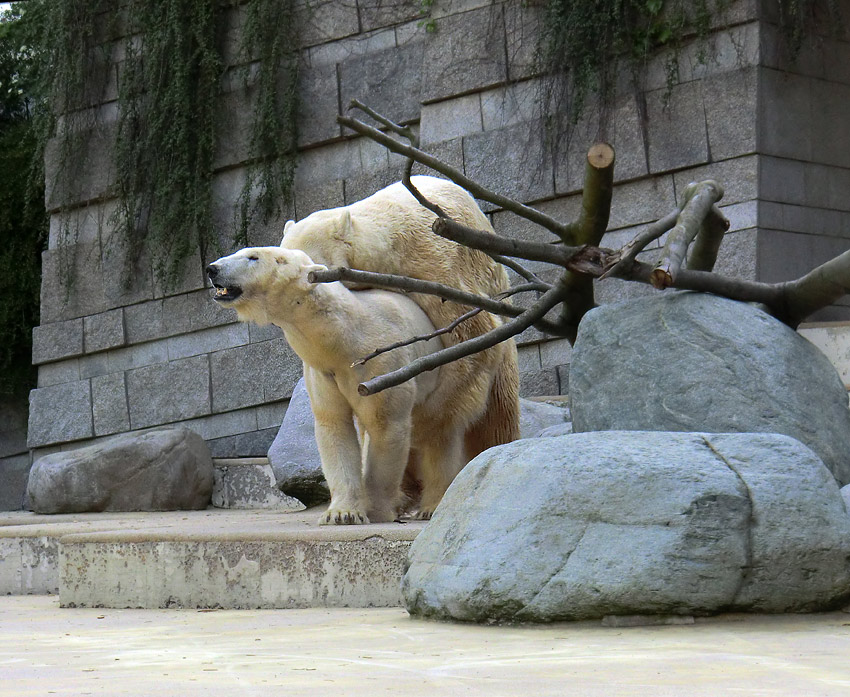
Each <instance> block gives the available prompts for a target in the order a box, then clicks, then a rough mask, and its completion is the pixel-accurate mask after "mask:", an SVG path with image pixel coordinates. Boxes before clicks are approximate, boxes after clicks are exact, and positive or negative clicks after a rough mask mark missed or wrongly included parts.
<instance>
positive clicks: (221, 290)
mask: <svg viewBox="0 0 850 697" xmlns="http://www.w3.org/2000/svg"><path fill="white" fill-rule="evenodd" d="M213 286H214V287H215V295H214V296H213V300H215V301H216V302H233V301H234V300H236V299H237V298H238V297H239V296H240V295H242V289H241V288H240V287H239V286H227V287H225V286H220V285H218V284H217V283H213Z"/></svg>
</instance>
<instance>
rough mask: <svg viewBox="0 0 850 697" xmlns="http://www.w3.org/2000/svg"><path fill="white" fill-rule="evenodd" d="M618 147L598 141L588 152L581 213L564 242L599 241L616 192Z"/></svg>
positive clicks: (605, 228)
mask: <svg viewBox="0 0 850 697" xmlns="http://www.w3.org/2000/svg"><path fill="white" fill-rule="evenodd" d="M614 159H615V158H614V148H612V147H611V146H610V145H608V143H597V144H596V145H594V146H593V147H592V148H590V150H589V151H588V153H587V162H586V165H585V171H584V188H583V189H582V194H581V214H580V215H579V218H578V220H577V221H576V223H575V225H572V226H571V228H572V232H573V235H572V239H565V240H563V241H564V244H592V245H598V244H599V243H600V242H601V241H602V236H603V235H604V234H605V231H606V230H607V229H608V218H609V217H610V215H611V196H612V195H613V193H614Z"/></svg>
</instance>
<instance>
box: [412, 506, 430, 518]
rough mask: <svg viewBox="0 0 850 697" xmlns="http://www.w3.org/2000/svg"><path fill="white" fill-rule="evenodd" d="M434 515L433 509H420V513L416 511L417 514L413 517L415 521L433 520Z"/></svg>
mask: <svg viewBox="0 0 850 697" xmlns="http://www.w3.org/2000/svg"><path fill="white" fill-rule="evenodd" d="M432 515H434V511H433V509H428V508H420V509H419V510H418V511H416V513H415V514H414V515H413V518H414V519H415V520H431V516H432Z"/></svg>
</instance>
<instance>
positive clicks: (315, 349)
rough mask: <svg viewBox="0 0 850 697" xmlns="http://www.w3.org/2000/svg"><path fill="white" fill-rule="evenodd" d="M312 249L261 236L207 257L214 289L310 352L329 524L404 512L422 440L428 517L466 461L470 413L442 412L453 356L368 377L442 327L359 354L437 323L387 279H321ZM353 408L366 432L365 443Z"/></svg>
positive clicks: (427, 348) (416, 351)
mask: <svg viewBox="0 0 850 697" xmlns="http://www.w3.org/2000/svg"><path fill="white" fill-rule="evenodd" d="M325 268H326V267H325V266H322V265H319V264H315V263H314V262H313V260H312V259H311V258H310V257H309V256H308V255H307V254H306V253H304V252H303V251H300V250H290V249H283V248H280V247H250V248H247V249H243V250H240V251H239V252H236V253H235V254H231V255H230V256H226V257H223V258H221V259H219V260H218V261H215V262H213V263H212V264H210V265H209V266H208V267H207V273H208V275H209V277H210V280H211V281H212V283H213V285H214V286H215V288H216V294H215V300H216V301H217V302H218V303H220V304H221V305H223V306H225V307H230V308H233V309H235V310H236V312H237V315H238V317H239V319H240V320H241V321H246V322H248V321H251V322H256V323H257V324H270V323H271V324H276V325H277V326H279V327H280V328H281V329H283V332H284V335H285V337H286V340H287V341H288V342H289V344H290V346H292V348H293V350H294V351H295V352H296V353H297V354H298V356H299V357H300V358H301V359H302V361H303V362H304V377H305V383H306V386H307V391H308V393H309V395H310V400H311V403H312V408H313V414H314V417H315V429H316V441H317V444H318V446H319V454H320V456H321V459H322V470H323V471H324V474H325V478H326V479H327V481H328V486H329V488H330V491H331V503H330V506H329V508H328V511H327V513H325V514H324V515H323V516H322V517H321V519H320V520H319V522H320V523H322V524H358V523H369V522H387V521H392V520H395V519H396V517H397V515H398V511H399V506H400V505H401V503H402V498H403V497H402V493H401V483H402V478H403V476H404V473H405V468H406V467H407V465H408V459H409V454H410V453H411V452H413V453H415V454H416V455H417V456H418V460H419V468H420V475H421V479H422V500H421V504H420V513H419V517H422V518H429V517H430V515H431V513H432V512H433V510H434V508H435V507H436V505H437V504H438V503H439V501H440V499H441V498H442V496H443V494H444V493H445V490H446V488H447V487H448V485H449V484H450V483H451V481H452V480H453V479H454V477H455V475H456V474H457V473H458V472H459V471H460V469H461V468H462V467H463V466H464V465H465V464H466V457H465V453H464V445H463V444H464V433H465V430H466V426H467V424H466V423H464V422H456V423H454V422H447V421H446V420H445V419H443V411H444V409H445V407H446V405H445V404H444V403H442V402H441V401H440V399H439V394H440V390H439V385H440V383H441V382H442V381H443V380H444V379H445V378H444V375H443V373H444V372H445V370H446V368H445V367H444V368H439V369H437V370H434V371H430V372H426V373H423V374H421V375H419V376H417V377H416V378H414V379H412V380H410V381H408V382H406V383H404V384H402V385H399V386H397V387H393V388H390V389H388V390H385V391H383V392H380V393H379V394H377V395H373V396H370V397H361V396H360V395H359V394H358V392H357V386H358V384H359V383H361V382H363V381H365V380H369V379H371V378H373V377H375V376H377V375H381V374H384V373H387V372H389V371H391V370H395V369H396V368H399V367H401V366H403V365H406V364H408V363H410V362H412V361H413V360H415V359H416V358H419V357H421V356H424V355H426V354H428V353H431V352H433V351H436V350H439V349H440V348H442V344H441V342H440V341H439V339H436V338H432V339H430V340H429V341H427V342H418V343H414V344H410V345H408V346H403V347H400V348H397V349H394V350H392V351H389V352H387V353H383V354H381V355H378V356H376V357H375V358H373V359H371V360H370V361H368V362H366V363H365V364H363V365H354V364H355V362H356V361H357V360H358V359H359V358H362V357H363V356H366V355H368V354H369V353H370V352H372V351H373V350H374V349H375V348H378V347H382V346H386V345H388V344H392V343H395V342H397V341H403V340H405V339H409V338H411V337H413V336H420V335H423V334H426V335H427V334H431V333H432V332H433V331H434V325H433V324H432V323H431V321H430V320H429V319H428V316H427V315H426V314H425V313H424V312H423V311H422V310H421V309H420V308H419V306H418V305H417V304H416V303H415V302H413V300H411V299H410V298H408V297H406V296H404V295H401V294H399V293H393V292H390V291H384V290H360V291H351V290H349V289H348V288H346V287H345V286H344V285H343V284H342V283H338V282H337V283H318V284H313V283H310V282H309V281H308V280H307V274H309V273H310V271H314V270H318V269H325ZM352 417H356V419H357V424H358V426H359V428H360V429H361V431H362V432H363V433H364V434H365V435H364V437H363V438H362V441H363V446H362V449H361V447H360V445H359V444H358V437H357V431H356V429H355V424H354V421H353V418H352Z"/></svg>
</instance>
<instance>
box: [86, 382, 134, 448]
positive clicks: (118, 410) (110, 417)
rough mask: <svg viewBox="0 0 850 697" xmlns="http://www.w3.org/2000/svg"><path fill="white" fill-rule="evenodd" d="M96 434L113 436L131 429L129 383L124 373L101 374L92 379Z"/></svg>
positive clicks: (93, 414)
mask: <svg viewBox="0 0 850 697" xmlns="http://www.w3.org/2000/svg"><path fill="white" fill-rule="evenodd" d="M91 392H92V416H93V419H94V435H96V436H111V435H112V434H114V433H122V432H124V431H129V430H130V414H129V411H128V408H127V385H126V380H125V377H124V373H111V374H109V375H100V376H98V377H94V378H92V380H91Z"/></svg>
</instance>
